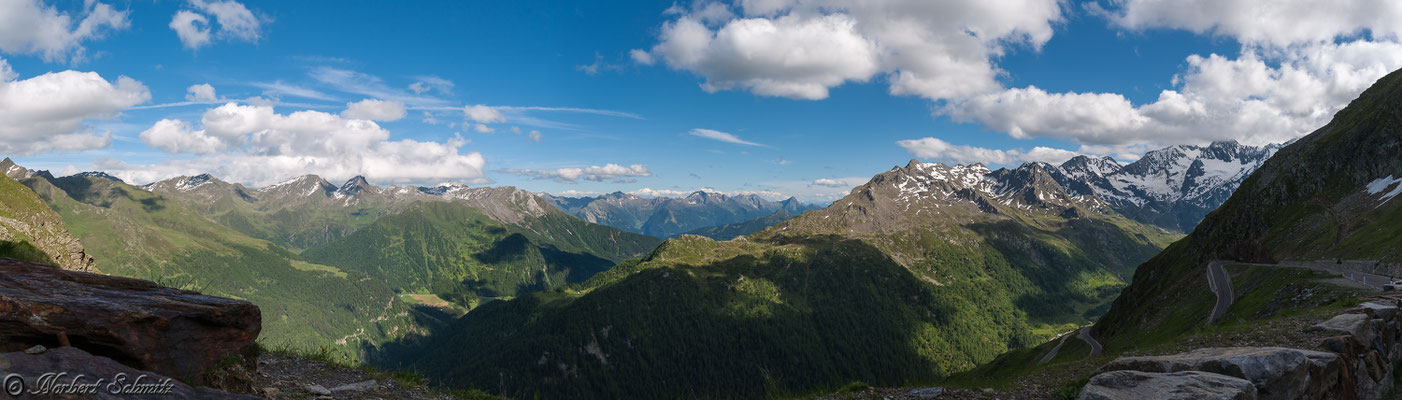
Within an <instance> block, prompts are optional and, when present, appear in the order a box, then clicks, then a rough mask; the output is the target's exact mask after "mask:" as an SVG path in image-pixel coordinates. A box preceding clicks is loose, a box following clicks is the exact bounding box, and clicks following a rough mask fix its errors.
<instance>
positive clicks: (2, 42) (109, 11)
mask: <svg viewBox="0 0 1402 400" xmlns="http://www.w3.org/2000/svg"><path fill="white" fill-rule="evenodd" d="M127 14H128V12H127V11H117V10H116V9H114V8H112V6H111V5H108V4H106V3H99V2H95V1H91V0H89V1H86V2H84V3H83V11H82V13H81V14H80V15H70V14H68V13H63V12H59V11H58V10H57V9H55V8H54V7H51V6H47V5H44V4H42V2H40V1H39V0H7V1H3V2H0V51H4V52H6V53H12V54H38V55H39V56H40V57H42V58H43V59H44V60H46V61H59V62H62V61H75V62H76V61H80V60H82V59H83V58H84V57H85V54H84V48H83V44H82V43H83V42H84V41H88V40H92V39H98V38H101V37H102V36H104V35H106V34H107V32H109V31H116V30H122V29H126V28H127V27H128V26H130V25H131V22H130V21H129V20H128V19H127Z"/></svg>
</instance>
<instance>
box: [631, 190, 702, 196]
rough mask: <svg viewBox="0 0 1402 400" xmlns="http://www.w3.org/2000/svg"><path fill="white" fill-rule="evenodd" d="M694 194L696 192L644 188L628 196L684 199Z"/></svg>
mask: <svg viewBox="0 0 1402 400" xmlns="http://www.w3.org/2000/svg"><path fill="white" fill-rule="evenodd" d="M692 192H695V191H694V190H693V191H690V192H689V191H685V190H671V189H653V188H642V189H638V190H634V191H631V192H628V194H631V195H634V196H643V197H683V196H686V195H688V194H691V193H692Z"/></svg>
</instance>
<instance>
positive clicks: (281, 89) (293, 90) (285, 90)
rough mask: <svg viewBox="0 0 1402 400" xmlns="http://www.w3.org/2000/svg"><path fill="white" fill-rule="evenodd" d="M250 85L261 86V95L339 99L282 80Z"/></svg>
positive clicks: (326, 99)
mask: <svg viewBox="0 0 1402 400" xmlns="http://www.w3.org/2000/svg"><path fill="white" fill-rule="evenodd" d="M250 85H252V86H255V87H259V88H262V89H263V95H266V96H282V95H286V96H292V97H301V98H304V99H312V100H323V101H339V100H340V99H339V98H337V97H336V96H332V95H330V94H326V93H323V92H321V91H318V90H316V89H311V88H306V87H302V86H297V85H293V84H288V83H283V82H282V81H276V82H254V83H250Z"/></svg>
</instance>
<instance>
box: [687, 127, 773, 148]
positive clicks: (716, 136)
mask: <svg viewBox="0 0 1402 400" xmlns="http://www.w3.org/2000/svg"><path fill="white" fill-rule="evenodd" d="M688 134H690V135H691V136H696V137H699V138H706V139H711V140H718V141H722V142H726V143H734V144H743V145H746V146H764V145H762V144H759V143H755V142H751V141H747V140H744V139H740V138H739V137H737V136H735V135H732V134H729V133H725V132H721V131H717V130H711V129H692V130H691V132H688Z"/></svg>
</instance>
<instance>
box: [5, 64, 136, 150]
mask: <svg viewBox="0 0 1402 400" xmlns="http://www.w3.org/2000/svg"><path fill="white" fill-rule="evenodd" d="M150 99H151V92H150V91H149V90H147V89H146V85H143V84H142V83H141V82H138V81H136V80H135V79H131V78H128V77H125V76H120V77H117V79H116V80H115V81H108V80H106V79H103V78H102V76H100V75H98V74H97V73H96V72H78V71H73V70H67V71H61V72H50V73H46V74H43V75H39V76H36V77H33V78H29V79H19V75H18V74H16V73H15V72H14V70H12V69H11V68H10V65H9V63H7V62H5V60H3V59H0V153H15V154H38V153H44V152H50V151H75V150H87V149H95V148H102V147H107V146H110V145H111V144H112V139H111V136H110V135H108V134H107V133H100V134H99V133H97V132H93V131H92V130H91V128H87V127H85V126H84V121H88V120H96V119H110V118H113V117H115V116H117V115H118V114H119V113H121V112H122V111H124V110H127V109H129V108H131V107H132V106H134V105H137V104H140V103H144V102H146V101H147V100H150Z"/></svg>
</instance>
